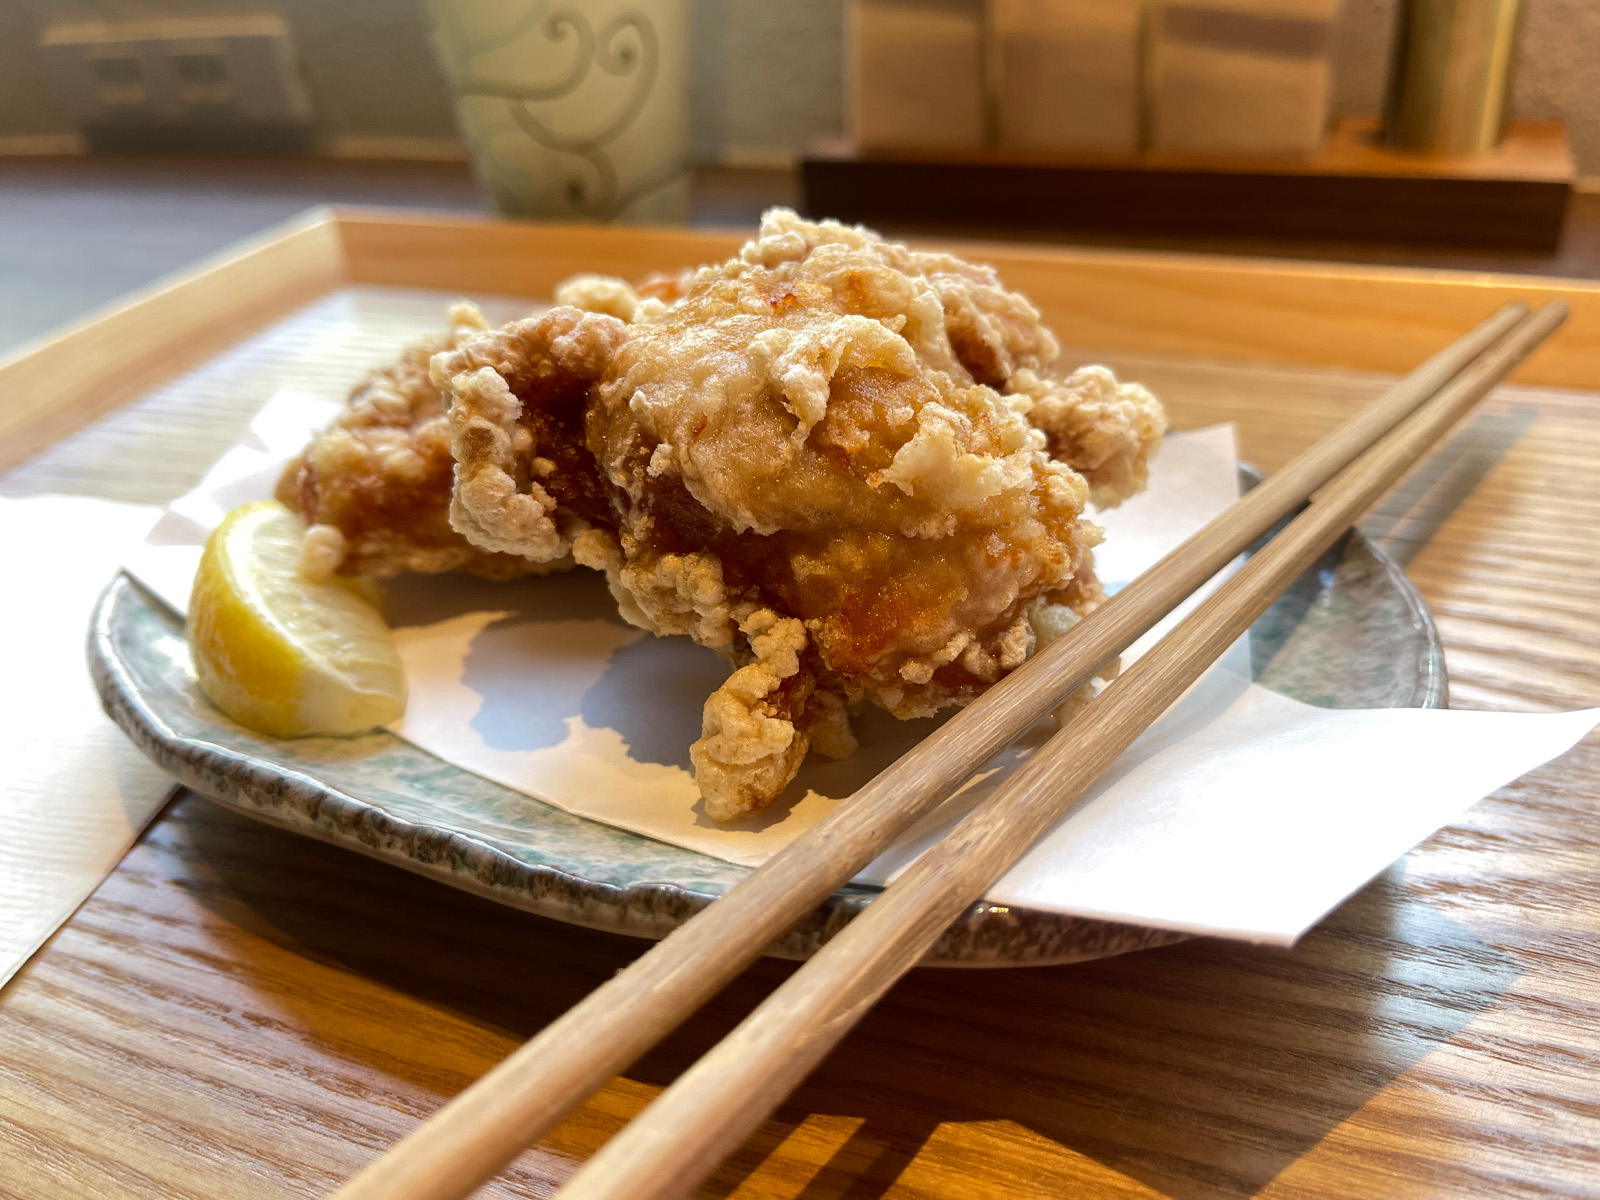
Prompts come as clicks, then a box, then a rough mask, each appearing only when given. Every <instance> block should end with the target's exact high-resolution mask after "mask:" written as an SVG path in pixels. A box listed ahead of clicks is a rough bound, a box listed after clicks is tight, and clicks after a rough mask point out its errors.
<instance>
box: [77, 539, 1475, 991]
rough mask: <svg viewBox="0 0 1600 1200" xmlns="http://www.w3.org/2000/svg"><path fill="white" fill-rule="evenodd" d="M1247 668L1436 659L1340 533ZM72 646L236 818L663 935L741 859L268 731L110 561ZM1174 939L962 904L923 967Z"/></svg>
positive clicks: (1383, 684) (398, 757)
mask: <svg viewBox="0 0 1600 1200" xmlns="http://www.w3.org/2000/svg"><path fill="white" fill-rule="evenodd" d="M1251 652H1252V658H1253V660H1254V662H1253V665H1254V671H1255V676H1256V678H1257V680H1258V681H1259V682H1261V683H1262V684H1265V685H1267V686H1270V687H1272V688H1274V689H1276V690H1277V691H1280V692H1283V693H1285V694H1286V695H1289V696H1292V697H1294V698H1296V699H1298V700H1302V701H1305V702H1307V703H1310V704H1319V705H1324V706H1337V707H1341V708H1397V707H1442V706H1443V705H1444V702H1445V676H1444V656H1443V652H1442V650H1441V649H1440V646H1439V640H1438V634H1437V632H1436V630H1435V629H1434V627H1433V622H1432V621H1431V619H1430V618H1429V617H1428V614H1427V610H1426V609H1425V608H1424V606H1423V603H1422V599H1421V597H1420V596H1419V595H1418V594H1417V592H1416V590H1415V589H1414V588H1413V587H1412V585H1411V583H1410V581H1409V580H1407V579H1406V577H1405V575H1404V573H1403V572H1402V571H1401V570H1400V569H1399V567H1397V566H1396V565H1395V564H1394V563H1392V562H1390V561H1389V560H1388V559H1386V558H1385V557H1383V555H1382V554H1380V553H1379V552H1378V550H1377V549H1376V547H1374V546H1373V545H1372V544H1371V543H1370V542H1369V541H1368V540H1367V539H1366V538H1365V537H1363V536H1362V535H1361V534H1360V533H1358V532H1355V531H1352V532H1350V533H1349V534H1347V535H1346V536H1345V538H1344V539H1343V540H1342V541H1341V542H1340V544H1339V545H1337V546H1336V547H1334V548H1333V549H1332V550H1330V551H1329V552H1328V553H1327V554H1326V555H1324V556H1323V559H1322V561H1321V562H1319V563H1318V564H1317V566H1316V567H1315V568H1314V569H1313V570H1311V571H1308V572H1307V573H1306V574H1305V575H1304V576H1303V577H1302V578H1301V579H1300V580H1299V581H1298V582H1297V583H1296V585H1295V586H1294V587H1293V588H1292V589H1291V590H1290V591H1289V592H1288V593H1287V594H1285V595H1284V596H1283V598H1282V599H1280V600H1279V602H1278V603H1277V604H1276V605H1275V606H1274V607H1273V608H1272V609H1271V610H1270V611H1269V612H1268V613H1267V614H1266V615H1265V616H1263V617H1262V618H1261V620H1260V621H1258V622H1257V623H1256V625H1255V626H1254V628H1253V629H1252V630H1251ZM89 661H90V666H91V669H92V671H93V674H94V678H95V682H96V686H97V687H98V689H99V692H100V697H101V700H102V702H103V703H104V705H105V708H106V711H107V712H108V713H109V714H110V715H111V717H112V718H113V719H114V720H115V721H116V722H117V724H118V725H120V726H121V727H122V728H123V729H124V730H125V731H126V732H127V733H128V735H129V736H130V737H131V738H132V739H133V740H134V741H135V742H136V743H137V744H138V745H139V746H140V747H141V748H142V749H143V750H144V751H145V753H147V754H148V755H149V756H150V757H151V758H152V759H154V760H155V761H156V762H157V763H159V764H160V765H161V766H162V767H163V768H164V769H165V770H166V771H167V772H168V773H170V774H171V775H172V776H173V777H174V778H175V779H177V780H178V781H179V782H180V783H182V784H184V785H185V786H186V787H189V788H192V789H193V790H195V791H197V792H199V793H201V794H202V795H205V796H209V797H210V798H211V799H213V800H215V801H217V802H219V803H221V804H225V805H227V806H228V807H230V808H233V809H237V810H238V811H240V812H243V813H247V814H248V815H250V816H253V817H257V818H259V819H261V820H264V821H268V822H270V823H272V824H274V825H279V826H282V827H284V828H287V829H293V830H296V831H297V832H300V833H304V834H307V835H309V836H311V837H316V838H320V839H322V840H324V841H329V842H333V843H335V844H337V845H341V846H347V847H349V848H350V849H352V850H357V851H360V852H361V853H364V854H370V855H372V856H374V857H376V858H381V859H384V860H386V861H389V862H392V863H395V864H397V865H399V866H402V867H405V868H406V869H408V870H411V871H416V872H418V873H419V874H422V875H427V876H429V877H431V878H434V879H438V880H440V881H442V882H444V883H448V884H451V885H453V886H455V887H460V888H465V889H466V890H468V891H471V892H476V893H477V894H479V895H481V896H487V897H489V898H490V899H493V900H497V901H501V902H503V903H506V904H511V905H514V906H515V907H517V908H522V909H526V910H528V911H530V912H535V913H539V914H541V915H544V916H547V917H554V918H556V919H557V920H561V921H570V922H573V923H575V924H579V925H585V926H589V927H591V928H595V929H606V930H611V931H614V932H618V933H627V934H636V935H638V936H641V937H661V936H663V935H665V934H666V933H668V932H669V931H671V930H672V929H673V928H674V927H675V926H677V925H679V924H680V923H682V922H683V921H685V920H687V919H688V918H689V917H691V916H693V915H694V913H695V912H697V911H698V910H699V909H701V908H702V907H704V906H705V905H706V904H707V903H709V902H710V901H711V900H712V899H713V898H715V897H716V896H718V895H720V894H722V893H723V892H725V891H727V890H728V889H729V888H730V887H732V886H733V885H734V884H735V883H736V882H738V880H739V879H740V878H741V877H742V876H744V875H745V874H747V873H748V871H749V868H747V867H740V866H735V865H733V864H731V863H726V862H722V861H720V860H718V859H714V858H709V857H707V856H705V855H702V854H697V853H695V852H693V851H690V850H684V849H680V848H678V847H676V846H670V845H666V844H664V843H662V842H657V841H654V840H652V839H650V838H646V837H641V836H639V835H638V834H634V833H629V832H626V831H624V830H621V829H615V828H612V827H611V826H608V825H602V824H599V823H597V822H594V821H588V820H585V819H583V818H580V817H574V816H571V815H570V814H568V813H566V812H564V811H562V810H561V809H559V808H556V807H554V806H553V805H549V804H545V803H542V802H540V801H538V800H535V799H532V798H530V797H528V796H525V795H523V794H521V793H520V792H514V791H511V790H510V789H508V788H505V787H502V786H500V785H499V784H495V783H491V782H489V781H488V780H486V779H482V778H480V777H478V776H476V775H472V774H469V773H468V772H466V771H462V770H460V769H459V768H457V767H453V766H451V765H450V764H448V763H446V762H444V761H442V760H440V759H437V758H434V757H433V756H432V755H430V754H427V753H425V752H424V751H422V750H419V749H417V748H416V747H414V746H412V745H410V744H409V743H407V742H404V741H401V740H400V739H399V738H397V737H394V736H393V735H391V734H387V733H374V734H370V735H367V736H364V737H360V738H355V739H345V738H304V739H296V740H294V741H275V740H272V739H270V738H263V737H259V736H257V735H255V734H252V733H250V732H249V731H248V730H245V729H242V728H240V727H239V726H237V725H235V724H233V723H232V722H231V721H229V720H227V719H226V718H225V717H223V716H221V714H219V713H218V712H217V711H216V710H215V709H213V708H212V707H211V706H210V705H209V704H208V703H207V702H206V701H205V699H204V698H203V697H201V695H200V694H199V692H198V691H197V690H196V687H195V682H194V675H193V672H192V671H191V669H190V666H189V653H188V648H187V646H186V645H185V643H184V638H183V626H182V622H181V620H180V619H179V618H178V617H177V616H175V615H174V614H173V613H171V612H170V611H168V610H167V609H166V607H165V606H164V605H162V604H161V603H160V602H159V601H157V600H155V599H154V598H152V597H150V596H149V595H148V594H147V593H145V592H144V591H143V590H142V589H141V588H140V587H139V586H138V585H137V584H135V583H133V582H131V581H130V580H128V579H127V578H125V577H119V578H118V579H116V580H115V581H113V583H112V584H111V586H110V587H109V588H108V589H107V590H106V592H105V595H104V596H103V597H102V599H101V601H100V604H99V607H98V609H97V611H96V614H95V619H94V626H93V629H92V630H91V634H90V640H89ZM876 891H877V889H876V888H869V887H861V886H855V885H851V886H847V887H844V888H842V889H840V891H838V892H837V893H835V894H834V896H833V898H832V899H831V900H830V901H829V902H828V903H827V904H826V905H825V906H824V907H823V908H822V909H820V910H819V911H818V912H816V913H815V914H813V916H812V917H811V918H810V919H809V920H807V921H806V922H805V923H804V924H803V925H801V926H800V927H799V928H797V929H795V930H794V931H793V932H792V933H790V934H789V935H788V936H787V937H785V938H784V939H783V940H782V941H781V942H779V943H778V944H777V945H775V946H774V947H773V948H772V951H771V953H773V954H777V955H781V956H783V957H787V958H803V957H806V956H807V955H809V954H811V953H812V952H813V951H815V950H816V949H817V947H818V946H819V945H821V944H822V943H823V942H824V941H826V940H827V938H828V937H829V936H830V935H831V933H832V932H833V931H834V930H836V929H837V928H838V927H839V926H840V925H842V924H843V923H844V922H845V921H847V920H848V919H849V918H850V917H851V916H853V915H854V914H855V913H856V912H857V911H859V910H860V908H861V907H862V906H863V905H864V904H866V903H867V902H868V901H869V900H870V899H871V897H872V896H873V895H874V894H875V892H876ZM1183 936H1184V935H1181V934H1174V933H1168V932H1165V931H1161V930H1153V929H1145V928H1140V927H1137V926H1131V925H1121V924H1115V923H1112V922H1107V921H1096V920H1086V919H1083V918H1077V917H1063V916H1060V915H1058V914H1055V913H1046V912H1037V911H1030V910H1026V909H1018V908H1015V907H1009V908H998V907H991V906H989V905H986V904H982V903H979V904H975V905H973V906H972V907H971V908H970V909H968V910H967V912H966V913H965V914H964V915H963V916H962V917H961V919H960V920H958V921H957V922H956V923H955V924H954V925H953V926H952V927H951V928H950V930H949V931H948V932H947V933H946V934H945V935H944V937H943V938H942V939H941V940H940V941H939V943H938V944H937V945H936V946H935V947H934V949H933V951H932V952H931V954H930V956H929V962H930V963H936V964H942V965H948V966H1015V965H1044V964H1050V963H1064V962H1074V961H1079V960H1082V959H1086V958H1097V957H1103V956H1105V955H1109V954H1117V953H1122V952H1124V951H1129V950H1138V949H1144V948H1147V947H1151V946H1158V945H1164V944H1166V943H1169V942H1173V941H1178V940H1180V939H1181V938H1182V937H1183Z"/></svg>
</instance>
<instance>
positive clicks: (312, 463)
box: [277, 275, 682, 580]
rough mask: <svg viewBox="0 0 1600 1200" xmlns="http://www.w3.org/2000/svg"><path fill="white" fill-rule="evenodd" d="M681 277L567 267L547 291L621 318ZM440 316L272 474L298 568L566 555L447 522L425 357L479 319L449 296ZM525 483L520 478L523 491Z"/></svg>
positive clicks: (447, 497) (373, 568)
mask: <svg viewBox="0 0 1600 1200" xmlns="http://www.w3.org/2000/svg"><path fill="white" fill-rule="evenodd" d="M681 279H682V277H681V276H652V277H651V278H649V279H647V280H645V281H644V282H643V283H641V284H640V285H639V287H638V288H637V289H635V288H634V287H633V286H632V285H630V284H628V283H626V282H625V281H623V280H621V279H614V278H610V277H607V276H601V275H577V276H574V277H573V278H571V279H569V280H567V281H565V282H564V283H562V284H561V285H560V286H559V287H558V288H557V297H558V300H559V301H560V302H561V303H563V304H567V305H573V306H576V307H579V308H584V309H587V310H590V311H593V312H596V313H611V314H614V315H616V316H618V317H620V318H621V319H622V320H624V321H626V320H630V319H632V317H633V315H634V312H635V310H636V309H638V308H640V306H641V305H643V306H645V308H646V309H647V310H648V309H649V308H650V306H652V305H653V306H654V309H655V310H657V311H658V310H659V309H661V308H662V307H663V301H664V299H666V298H671V297H672V296H675V295H676V292H677V288H678V287H679V285H680V283H681ZM450 322H451V329H450V332H449V333H447V334H443V335H440V336H436V337H432V338H426V339H423V340H422V341H419V342H417V343H416V344H415V345H412V346H410V347H408V348H407V349H406V350H405V351H404V352H403V353H402V354H401V356H400V358H399V359H398V360H397V361H396V362H394V363H392V364H390V365H389V366H386V367H382V368H380V369H378V370H376V371H373V372H372V373H370V374H369V375H368V376H367V377H366V378H365V379H364V380H362V382H361V383H360V384H358V385H357V386H356V387H355V388H354V389H353V390H352V391H351V393H350V398H349V401H348V407H347V408H346V410H345V411H344V412H343V413H341V414H340V416H339V419H338V420H337V421H336V422H334V424H333V425H332V426H330V427H329V428H328V429H326V430H324V431H323V432H322V433H320V434H319V435H317V437H316V438H314V439H313V440H312V442H311V444H310V445H308V446H307V447H306V450H305V453H304V454H303V455H302V456H301V457H300V458H299V459H297V460H296V461H295V462H293V463H291V464H290V465H289V467H288V468H287V469H286V470H285V472H284V474H283V477H282V478H281V479H280V480H279V483H278V488H277V497H278V499H279V500H280V501H282V502H283V503H284V504H286V505H288V506H289V507H290V508H293V509H294V510H295V511H297V512H298V513H300V515H301V516H302V517H304V518H305V520H306V522H307V524H308V525H309V526H310V531H309V532H308V535H307V539H306V551H305V553H304V555H303V556H302V558H303V568H302V569H303V570H305V571H306V572H307V573H308V574H311V575H313V576H318V577H320V576H325V575H327V574H331V573H333V572H335V571H337V572H340V573H343V574H349V575H371V576H377V577H380V578H386V577H389V576H392V575H397V574H399V573H400V572H402V571H421V572H427V573H436V572H442V571H467V572H470V573H471V574H474V575H481V576H484V577H485V578H488V579H498V580H505V579H516V578H520V577H522V576H526V575H542V574H546V573H548V572H549V571H552V570H558V569H562V568H565V567H570V566H572V565H573V564H572V561H571V560H570V559H568V558H563V557H561V556H559V555H558V556H556V557H555V558H553V559H552V558H546V557H539V558H537V559H535V558H530V557H529V556H527V555H526V554H524V553H521V552H518V553H511V554H508V553H503V552H500V551H496V550H492V549H491V550H484V549H480V548H479V547H477V546H475V545H473V543H472V542H470V541H468V540H467V539H466V538H465V537H463V536H462V535H461V534H459V533H457V532H456V531H455V530H454V529H453V528H452V527H451V525H450V518H449V510H450V501H451V495H452V492H453V487H454V483H453V474H454V470H455V459H454V458H453V457H452V455H451V453H450V436H451V435H450V428H449V423H448V422H447V421H446V419H445V417H444V409H443V405H442V403H441V401H440V395H439V389H438V387H437V386H435V384H434V383H433V382H432V381H431V380H430V379H429V377H428V363H429V360H430V359H432V357H433V356H434V355H435V354H437V353H439V352H440V351H443V350H452V349H458V348H461V347H463V346H465V345H466V344H467V343H468V342H470V341H472V340H473V339H474V338H477V337H480V336H482V335H484V334H485V333H486V332H487V331H488V324H487V323H486V322H485V321H484V319H483V315H482V314H481V313H480V312H479V311H478V310H477V308H475V307H474V306H473V305H471V304H468V303H465V302H463V303H460V304H456V305H454V306H452V308H451V309H450ZM583 467H584V470H583V473H582V474H581V475H580V476H579V478H580V480H581V481H583V483H587V482H588V481H589V480H592V478H593V473H592V471H591V470H590V469H589V459H588V456H587V455H585V456H584V463H583ZM526 484H527V480H526V479H520V480H519V486H522V487H523V490H526ZM596 486H597V485H596ZM557 490H559V488H558V489H557Z"/></svg>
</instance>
